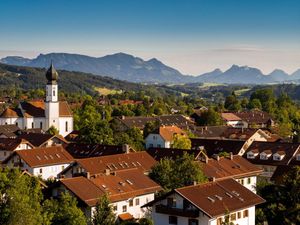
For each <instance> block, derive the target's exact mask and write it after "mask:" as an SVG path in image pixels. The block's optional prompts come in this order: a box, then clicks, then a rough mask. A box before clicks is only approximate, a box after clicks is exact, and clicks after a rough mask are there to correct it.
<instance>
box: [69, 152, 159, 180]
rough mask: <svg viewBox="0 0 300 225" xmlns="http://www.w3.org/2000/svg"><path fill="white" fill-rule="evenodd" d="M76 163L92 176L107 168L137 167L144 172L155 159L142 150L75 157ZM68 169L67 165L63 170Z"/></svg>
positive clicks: (112, 169)
mask: <svg viewBox="0 0 300 225" xmlns="http://www.w3.org/2000/svg"><path fill="white" fill-rule="evenodd" d="M76 164H79V165H80V166H81V167H82V168H83V169H85V171H86V172H89V173H90V175H91V176H92V175H95V174H103V173H105V172H106V170H107V169H108V170H110V171H122V170H128V169H132V168H138V169H139V170H141V171H142V172H144V173H145V172H148V171H150V169H151V167H152V166H154V165H155V164H156V161H155V160H154V159H153V158H152V157H151V156H150V155H149V154H148V153H147V152H145V151H143V152H134V153H126V154H116V155H108V156H100V157H93V158H84V159H77V160H76ZM68 169H71V168H70V167H68V168H66V169H65V171H66V170H68ZM63 172H64V171H63Z"/></svg>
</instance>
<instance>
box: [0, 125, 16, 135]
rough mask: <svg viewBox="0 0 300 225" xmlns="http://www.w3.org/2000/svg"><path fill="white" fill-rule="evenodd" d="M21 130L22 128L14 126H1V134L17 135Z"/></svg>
mask: <svg viewBox="0 0 300 225" xmlns="http://www.w3.org/2000/svg"><path fill="white" fill-rule="evenodd" d="M19 130H20V128H19V127H18V126H17V125H14V124H6V125H0V134H6V133H15V132H17V131H19Z"/></svg>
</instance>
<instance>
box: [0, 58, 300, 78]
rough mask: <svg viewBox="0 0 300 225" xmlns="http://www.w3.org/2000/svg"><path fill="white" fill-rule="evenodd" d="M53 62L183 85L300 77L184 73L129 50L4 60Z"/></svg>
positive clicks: (236, 70)
mask: <svg viewBox="0 0 300 225" xmlns="http://www.w3.org/2000/svg"><path fill="white" fill-rule="evenodd" d="M51 61H53V63H54V65H55V67H56V68H58V69H62V70H67V71H78V72H84V73H91V74H94V75H101V76H107V77H111V78H115V79H118V80H125V81H129V82H135V83H159V84H166V83H168V84H183V83H203V82H206V83H225V84H274V83H283V82H289V83H293V82H295V80H298V79H300V72H299V71H300V70H298V71H296V72H294V73H293V74H291V75H289V74H287V73H286V72H284V71H283V70H279V69H275V70H274V71H273V72H272V73H270V74H268V75H266V74H263V73H262V72H261V71H260V70H259V69H257V68H252V67H248V66H237V65H233V66H232V67H231V68H229V69H228V70H226V71H224V72H222V71H221V70H219V69H216V70H214V71H212V72H208V73H204V74H201V75H199V76H188V75H183V74H182V73H180V72H179V71H178V70H176V69H174V68H172V67H169V66H167V65H165V64H163V63H162V62H161V61H159V60H157V59H156V58H153V59H150V60H148V61H145V60H143V59H141V58H139V57H135V56H132V55H128V54H125V53H117V54H113V55H107V56H104V57H98V58H97V57H90V56H85V55H79V54H68V53H50V54H40V55H39V56H38V57H36V58H34V59H27V58H23V57H19V56H9V57H5V58H3V59H1V60H0V62H2V63H5V64H8V65H17V66H28V67H39V68H46V67H48V66H49V65H50V63H51Z"/></svg>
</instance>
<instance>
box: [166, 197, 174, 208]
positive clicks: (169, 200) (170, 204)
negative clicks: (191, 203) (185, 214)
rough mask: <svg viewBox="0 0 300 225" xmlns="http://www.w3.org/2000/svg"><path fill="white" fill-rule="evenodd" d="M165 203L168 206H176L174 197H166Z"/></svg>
mask: <svg viewBox="0 0 300 225" xmlns="http://www.w3.org/2000/svg"><path fill="white" fill-rule="evenodd" d="M167 204H168V206H169V207H172V208H175V207H176V199H175V198H167Z"/></svg>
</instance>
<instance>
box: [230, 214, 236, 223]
mask: <svg viewBox="0 0 300 225" xmlns="http://www.w3.org/2000/svg"><path fill="white" fill-rule="evenodd" d="M230 220H231V221H235V220H236V214H235V213H232V214H230Z"/></svg>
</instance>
